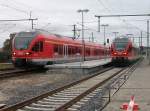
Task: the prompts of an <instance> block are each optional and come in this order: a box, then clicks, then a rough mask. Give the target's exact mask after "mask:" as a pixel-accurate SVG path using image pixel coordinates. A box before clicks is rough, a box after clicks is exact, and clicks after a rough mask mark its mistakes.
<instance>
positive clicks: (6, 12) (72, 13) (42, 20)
mask: <svg viewBox="0 0 150 111" xmlns="http://www.w3.org/2000/svg"><path fill="white" fill-rule="evenodd" d="M78 9H89V10H90V11H89V12H88V13H85V14H84V20H85V28H86V30H85V38H86V40H88V38H89V37H90V36H91V33H92V32H93V33H94V37H95V40H96V41H97V42H99V43H103V28H101V32H100V33H98V32H97V18H95V17H94V15H103V14H105V15H107V14H148V13H150V0H0V13H1V15H0V20H3V19H28V18H29V17H30V11H32V18H38V20H37V21H35V22H34V24H35V25H34V27H35V28H37V29H39V28H42V29H45V30H48V31H50V32H52V33H57V34H61V35H65V36H73V32H72V29H73V26H72V25H73V24H76V25H77V27H78V28H79V29H81V13H78V12H77V10H78ZM146 19H149V17H120V18H102V19H101V23H102V24H109V27H107V29H106V37H107V38H110V39H113V38H114V34H113V33H112V32H115V31H117V32H119V36H120V35H125V34H128V33H132V34H134V36H136V37H137V36H140V31H141V30H142V31H144V35H143V36H146V33H145V31H146ZM29 29H31V22H29V21H26V22H0V47H2V46H3V42H4V41H5V39H7V38H9V34H10V33H13V32H19V31H22V30H23V31H24V30H29ZM144 43H146V41H144Z"/></svg>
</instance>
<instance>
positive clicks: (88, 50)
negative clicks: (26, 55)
mask: <svg viewBox="0 0 150 111" xmlns="http://www.w3.org/2000/svg"><path fill="white" fill-rule="evenodd" d="M86 55H87V56H89V55H90V48H86Z"/></svg>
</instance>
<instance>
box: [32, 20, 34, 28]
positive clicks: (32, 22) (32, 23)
mask: <svg viewBox="0 0 150 111" xmlns="http://www.w3.org/2000/svg"><path fill="white" fill-rule="evenodd" d="M31 24H32V29H33V25H34V24H33V19H31Z"/></svg>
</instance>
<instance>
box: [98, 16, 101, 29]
mask: <svg viewBox="0 0 150 111" xmlns="http://www.w3.org/2000/svg"><path fill="white" fill-rule="evenodd" d="M100 27H101V25H100V16H99V17H98V32H100Z"/></svg>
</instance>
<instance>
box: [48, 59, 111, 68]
mask: <svg viewBox="0 0 150 111" xmlns="http://www.w3.org/2000/svg"><path fill="white" fill-rule="evenodd" d="M110 62H111V58H107V59H100V60H91V61H84V62H71V63H63V64H54V65H47V66H46V67H47V68H93V67H97V66H101V65H105V64H108V63H110Z"/></svg>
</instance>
